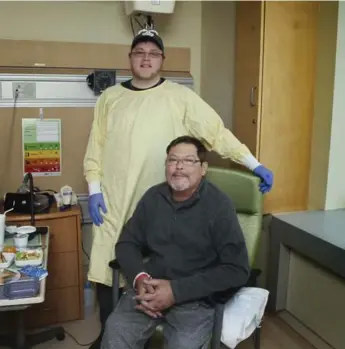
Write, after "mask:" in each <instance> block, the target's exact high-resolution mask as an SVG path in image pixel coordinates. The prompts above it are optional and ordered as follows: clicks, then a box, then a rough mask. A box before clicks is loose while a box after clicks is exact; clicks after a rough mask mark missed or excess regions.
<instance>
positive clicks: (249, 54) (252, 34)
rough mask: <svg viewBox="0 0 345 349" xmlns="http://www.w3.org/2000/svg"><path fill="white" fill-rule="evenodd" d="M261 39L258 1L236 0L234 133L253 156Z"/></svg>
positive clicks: (256, 123) (257, 111)
mask: <svg viewBox="0 0 345 349" xmlns="http://www.w3.org/2000/svg"><path fill="white" fill-rule="evenodd" d="M261 36H262V3H261V1H237V2H236V43H235V89H234V90H235V91H234V112H233V131H234V134H235V135H236V137H237V138H238V139H239V140H240V141H241V142H242V143H244V144H245V145H247V147H248V148H249V149H250V150H251V152H252V153H253V155H254V156H258V154H259V149H258V133H259V123H260V118H259V109H260V104H261V103H260V98H261V87H260V70H261V48H262V44H261Z"/></svg>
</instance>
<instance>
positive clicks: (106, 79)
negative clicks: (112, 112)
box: [86, 69, 116, 96]
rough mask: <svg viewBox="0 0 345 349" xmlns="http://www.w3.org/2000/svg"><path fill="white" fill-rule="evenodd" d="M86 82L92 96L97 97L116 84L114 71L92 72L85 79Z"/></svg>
mask: <svg viewBox="0 0 345 349" xmlns="http://www.w3.org/2000/svg"><path fill="white" fill-rule="evenodd" d="M86 82H87V85H88V86H89V87H90V88H91V90H92V91H93V92H94V94H95V95H96V96H98V95H100V94H101V93H102V92H103V91H104V90H105V89H106V88H108V87H110V86H114V85H115V84H116V70H110V69H102V70H94V71H93V72H92V73H90V74H89V75H88V76H87V77H86Z"/></svg>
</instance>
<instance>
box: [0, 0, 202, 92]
mask: <svg viewBox="0 0 345 349" xmlns="http://www.w3.org/2000/svg"><path fill="white" fill-rule="evenodd" d="M156 26H157V30H158V31H159V32H160V34H161V35H162V37H163V38H164V41H165V45H166V46H171V47H189V48H190V49H191V67H192V69H191V70H192V71H191V73H192V74H193V77H194V79H195V87H196V90H197V91H199V90H200V69H201V68H200V66H201V58H200V48H201V2H199V1H178V2H177V3H176V7H175V13H174V14H173V15H171V16H170V15H166V16H165V15H163V16H159V17H158V18H157V20H156ZM0 38H2V39H17V40H48V41H71V42H95V43H116V44H130V42H131V40H132V38H133V35H132V31H131V27H130V22H129V17H128V16H126V15H125V12H124V4H123V2H122V1H71V2H69V1H65V2H60V1H37V2H31V1H30V2H25V1H22V2H14V1H13V2H12V1H1V2H0Z"/></svg>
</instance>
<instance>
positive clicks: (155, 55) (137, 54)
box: [131, 51, 163, 59]
mask: <svg viewBox="0 0 345 349" xmlns="http://www.w3.org/2000/svg"><path fill="white" fill-rule="evenodd" d="M131 55H133V56H134V57H135V58H144V57H145V56H146V55H147V56H148V57H149V58H153V59H157V58H160V57H162V56H163V53H161V52H158V51H150V52H145V51H133V52H131Z"/></svg>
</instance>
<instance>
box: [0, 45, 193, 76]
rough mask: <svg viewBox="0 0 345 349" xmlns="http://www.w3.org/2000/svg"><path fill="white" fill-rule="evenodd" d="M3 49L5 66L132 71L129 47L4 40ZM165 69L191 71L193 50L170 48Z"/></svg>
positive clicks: (0, 56) (2, 57)
mask: <svg viewBox="0 0 345 349" xmlns="http://www.w3.org/2000/svg"><path fill="white" fill-rule="evenodd" d="M0 47H1V55H0V66H3V67H34V66H38V67H39V66H45V67H49V68H72V69H81V68H84V69H93V68H103V69H128V68H129V65H128V52H129V49H130V46H128V45H117V44H96V43H79V42H59V41H33V40H6V39H2V40H0ZM164 70H167V71H175V72H190V49H189V48H178V47H167V48H166V60H165V63H164Z"/></svg>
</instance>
